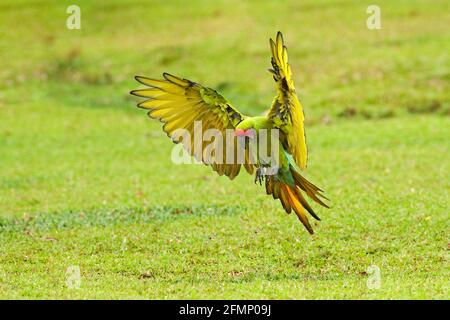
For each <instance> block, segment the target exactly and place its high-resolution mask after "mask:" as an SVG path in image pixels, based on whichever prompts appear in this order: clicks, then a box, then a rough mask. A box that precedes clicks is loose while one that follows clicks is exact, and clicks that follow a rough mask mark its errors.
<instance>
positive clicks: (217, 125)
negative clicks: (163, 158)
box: [131, 73, 253, 179]
mask: <svg viewBox="0 0 450 320" xmlns="http://www.w3.org/2000/svg"><path fill="white" fill-rule="evenodd" d="M163 77H164V79H161V80H156V79H150V78H146V77H141V76H137V77H136V80H137V81H139V82H140V83H142V84H143V85H145V86H147V87H148V88H145V89H138V90H133V91H131V94H133V95H136V96H139V97H143V98H147V100H145V101H144V102H141V103H139V104H138V106H139V107H141V108H144V109H148V110H149V112H148V115H149V116H150V117H151V118H154V119H158V120H159V121H161V122H162V123H164V125H163V130H164V132H165V133H166V134H167V135H168V136H169V137H170V138H172V140H173V141H174V142H175V143H180V142H181V143H183V145H184V147H185V149H186V150H187V151H188V152H189V153H190V154H191V155H193V156H194V157H195V158H196V159H199V160H201V161H203V162H204V163H205V164H208V165H211V167H212V168H213V170H215V171H216V172H217V173H218V174H219V175H224V174H225V175H226V176H228V177H229V178H230V179H233V178H234V177H236V176H237V175H238V174H239V171H240V169H241V164H239V163H237V161H235V162H234V163H231V164H226V163H224V162H226V161H225V159H227V155H226V153H227V150H229V149H228V148H229V144H228V143H227V145H226V146H225V147H224V148H223V150H222V151H223V154H222V155H221V157H220V159H221V160H222V161H217V160H218V159H219V157H214V154H213V155H212V156H213V158H209V159H205V157H204V155H203V151H204V149H205V148H206V146H207V145H208V144H210V142H202V145H201V148H200V149H198V150H196V148H195V147H194V139H193V137H194V125H195V123H196V121H201V126H202V128H201V129H202V132H205V131H206V130H207V129H213V128H214V129H217V130H219V131H220V132H221V133H222V137H224V139H225V136H226V134H225V130H226V129H234V128H236V126H237V125H238V124H239V123H240V122H241V121H242V120H243V119H244V118H245V116H244V115H243V114H241V113H240V112H239V111H237V110H236V109H235V108H234V107H233V106H232V105H231V103H230V102H229V101H228V100H227V99H225V98H224V97H223V96H221V95H220V94H219V93H217V92H216V91H215V90H213V89H211V88H206V87H203V86H201V85H200V84H198V83H195V82H192V81H190V80H186V79H182V78H179V77H176V76H173V75H170V74H168V73H164V74H163ZM197 123H198V122H197ZM177 129H186V130H187V131H189V133H190V136H191V139H190V140H189V141H188V140H187V141H184V139H180V137H177V136H176V134H175V132H176V130H177ZM233 145H234V151H233V152H234V155H235V160H236V156H237V148H239V145H238V143H236V141H234V143H233ZM229 151H231V150H229ZM245 159H246V161H245V163H244V164H243V165H244V167H245V169H246V170H247V172H248V173H249V174H252V173H253V165H252V164H251V163H250V161H249V159H248V157H246V158H245Z"/></svg>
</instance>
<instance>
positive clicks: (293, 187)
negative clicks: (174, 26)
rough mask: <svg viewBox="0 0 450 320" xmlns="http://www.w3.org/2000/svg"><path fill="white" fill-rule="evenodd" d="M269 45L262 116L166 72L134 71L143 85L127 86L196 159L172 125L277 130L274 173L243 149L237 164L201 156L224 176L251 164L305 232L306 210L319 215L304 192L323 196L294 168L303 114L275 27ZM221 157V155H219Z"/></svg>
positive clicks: (301, 165) (302, 158)
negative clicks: (268, 94)
mask: <svg viewBox="0 0 450 320" xmlns="http://www.w3.org/2000/svg"><path fill="white" fill-rule="evenodd" d="M270 48H271V51H272V59H271V63H272V68H273V69H269V72H270V73H271V74H272V75H273V78H274V80H275V83H276V86H277V95H276V97H275V98H274V100H273V103H272V107H271V108H270V110H269V112H268V114H267V115H266V116H258V117H249V116H245V115H243V114H242V113H240V112H239V111H238V110H237V109H236V108H235V107H234V106H233V105H232V104H231V103H230V102H229V101H228V100H227V99H225V98H224V97H223V96H222V95H220V94H219V93H217V92H216V91H215V90H213V89H211V88H207V87H204V86H202V85H200V84H198V83H195V82H192V81H190V80H186V79H182V78H179V77H176V76H173V75H171V74H168V73H164V74H163V79H161V80H156V79H150V78H147V77H141V76H136V80H137V81H139V82H140V83H141V84H143V85H145V86H147V87H146V88H145V89H138V90H133V91H131V94H133V95H136V96H139V97H144V98H147V100H145V101H143V102H141V103H139V104H138V106H139V107H141V108H144V109H148V110H150V111H149V112H148V115H149V116H150V117H151V118H154V119H158V120H159V121H161V122H162V123H164V125H163V130H164V132H165V133H166V134H167V135H168V136H169V137H170V138H172V140H173V141H174V142H175V143H179V142H181V143H182V144H183V145H184V147H185V148H186V150H187V151H188V152H189V153H190V154H191V155H193V156H195V157H196V158H197V159H202V156H201V154H196V151H195V148H194V146H193V143H194V142H193V141H191V140H187V141H184V140H185V139H180V138H177V137H176V135H174V132H175V131H176V130H177V129H186V130H188V131H189V132H190V133H191V136H193V135H194V132H193V131H194V121H195V122H197V121H201V126H202V130H203V132H205V130H207V129H210V128H215V129H218V130H220V131H221V132H223V133H224V134H225V131H226V130H227V129H232V130H234V133H235V136H242V135H247V133H248V132H249V130H254V131H256V132H259V130H261V129H267V130H272V129H274V128H275V129H278V130H279V131H278V132H279V149H280V153H279V164H278V166H279V168H278V171H277V173H276V174H272V175H262V174H261V163H260V162H259V161H258V159H257V160H256V161H253V162H252V161H250V155H249V154H248V153H246V154H245V161H244V162H242V163H216V162H214V161H210V160H209V161H204V160H203V161H204V162H205V164H207V165H210V166H211V167H212V169H213V170H214V171H216V172H217V173H218V174H219V175H224V174H225V175H226V176H228V177H229V178H230V179H234V178H235V177H236V176H237V175H238V174H239V171H240V169H241V165H243V166H244V168H245V169H246V171H247V172H248V173H249V174H253V173H254V168H256V178H255V182H256V181H259V182H260V183H261V181H264V180H265V187H266V192H267V194H272V196H273V198H274V199H279V200H280V201H281V204H282V205H283V208H284V209H285V210H286V212H287V213H290V212H291V211H292V210H293V211H294V212H295V213H296V215H297V217H298V218H299V220H300V221H301V222H302V223H303V225H304V226H305V227H306V229H307V230H308V231H309V233H311V234H313V229H312V227H311V225H310V223H309V221H308V218H307V216H306V212H309V214H310V215H311V216H313V217H314V218H315V219H317V220H320V219H319V217H318V216H317V215H316V214H315V213H314V211H313V209H312V208H311V206H310V205H309V204H308V202H307V201H306V200H305V197H304V194H306V195H307V196H308V197H309V198H311V199H312V200H314V201H315V202H317V203H318V204H320V205H322V206H324V207H327V208H328V206H327V205H326V204H325V203H324V202H323V201H322V200H321V198H325V199H326V197H324V196H323V194H322V192H323V191H322V190H321V189H320V188H318V187H316V186H315V185H314V184H312V183H311V182H309V181H308V180H306V179H305V178H304V177H303V176H302V175H301V174H300V171H301V170H304V169H305V168H306V160H307V148H306V141H305V130H304V114H303V108H302V105H301V103H300V101H299V100H298V97H297V94H296V92H295V88H294V82H293V80H292V73H291V68H290V65H289V63H288V56H287V48H286V46H285V45H284V40H283V36H282V34H281V32H278V34H277V37H276V40H275V41H273V40H272V39H270ZM197 123H198V122H197ZM250 139H251V137H250ZM247 146H248V145H247ZM204 147H205V144H202V148H201V149H200V152H201V151H202V150H203V149H204ZM223 152H224V153H225V152H227V148H224V149H223ZM197 153H198V152H197ZM225 157H226V156H225V155H222V159H224V158H225ZM222 162H223V161H222Z"/></svg>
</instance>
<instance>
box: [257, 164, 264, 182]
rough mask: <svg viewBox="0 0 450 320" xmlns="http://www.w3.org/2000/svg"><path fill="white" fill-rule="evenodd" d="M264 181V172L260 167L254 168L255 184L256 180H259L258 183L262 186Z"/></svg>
mask: <svg viewBox="0 0 450 320" xmlns="http://www.w3.org/2000/svg"><path fill="white" fill-rule="evenodd" d="M263 181H264V173H263V170H262V168H258V169H256V174H255V184H256V182H259V185H260V186H262V183H263Z"/></svg>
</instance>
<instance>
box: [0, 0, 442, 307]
mask: <svg viewBox="0 0 450 320" xmlns="http://www.w3.org/2000/svg"><path fill="white" fill-rule="evenodd" d="M128 2H129V3H127V4H124V3H123V1H111V2H108V4H106V3H105V4H103V5H94V4H93V3H92V2H91V1H79V6H80V7H81V10H82V29H81V30H68V29H66V28H65V19H66V18H67V16H68V15H67V14H66V12H65V10H66V8H67V6H68V5H70V4H72V3H71V2H67V3H65V2H64V1H41V2H40V3H36V4H30V3H29V2H28V1H9V0H8V1H3V2H2V3H1V4H0V30H2V31H0V32H2V33H1V36H0V243H1V247H0V248H1V250H0V298H3V299H11V298H41V299H45V298H55V299H61V298H126V299H128V298H144V299H164V298H202V299H220V298H235V299H238V298H255V299H260V298H272V299H291V298H294V299H305V298H306V299H310V298H311V299H318V298H325V299H328V298H346V299H349V298H352V299H366V298H368V299H375V298H385V299H403V298H412V299H423V298H441V299H449V298H450V285H449V279H450V268H449V261H448V258H449V245H450V243H449V241H450V240H449V230H450V228H449V213H448V206H449V192H450V180H449V172H450V168H449V166H450V143H449V139H448V137H449V136H450V119H449V114H450V104H449V101H450V94H449V92H450V90H449V89H450V85H449V83H450V59H449V57H448V52H449V50H450V45H449V43H450V42H449V41H448V40H449V38H450V31H449V28H448V19H449V13H448V9H447V6H448V5H447V2H446V1H433V4H432V5H430V3H429V2H428V1H399V2H395V3H393V2H392V1H378V3H377V4H378V5H379V6H380V8H381V10H382V29H381V30H378V31H370V30H368V29H367V28H366V25H365V23H366V19H367V16H368V15H367V14H366V8H367V6H368V5H370V4H372V2H367V3H366V2H364V1H363V2H361V3H359V4H358V3H355V2H352V1H337V2H333V3H332V2H329V1H303V2H299V1H289V2H286V3H284V4H280V3H279V2H275V1H274V2H257V1H249V2H246V1H216V6H211V5H208V4H209V2H206V1H204V2H203V1H190V2H189V5H188V6H186V5H185V6H183V9H182V10H181V9H180V6H179V4H178V3H176V2H174V3H172V4H169V5H167V4H164V5H163V3H164V2H162V1H161V2H159V1H153V2H148V3H147V4H141V3H140V2H139V1H128ZM180 3H181V2H180ZM17 21H20V22H21V23H20V24H18V23H17ZM5 30H9V31H8V32H6V31H5ZM278 30H282V31H283V32H284V34H285V40H286V42H287V46H288V48H289V54H290V60H291V62H292V67H293V72H294V76H295V80H296V86H297V88H298V91H299V93H300V96H301V98H302V101H303V103H304V105H305V108H306V111H305V112H306V118H307V137H308V145H309V149H310V158H309V165H308V170H307V171H306V176H307V177H308V178H309V179H310V180H312V181H313V182H315V183H316V184H317V185H318V186H321V187H323V188H324V189H325V191H326V195H327V196H328V197H329V198H330V199H331V200H332V208H331V209H329V210H325V209H321V208H317V209H318V210H317V212H318V214H319V216H320V217H321V218H322V221H321V222H320V223H318V224H316V225H315V226H314V229H315V231H316V234H315V235H314V236H310V235H309V234H308V233H307V232H306V231H305V230H304V228H303V226H302V225H301V224H300V223H299V222H298V220H297V218H296V217H295V216H294V215H286V214H285V213H284V211H283V209H282V207H281V205H280V203H279V202H277V201H274V200H272V198H271V197H268V196H266V195H265V191H264V190H263V188H261V187H259V186H257V185H255V184H254V183H253V177H250V176H248V175H246V174H242V173H241V175H240V176H239V177H237V178H236V179H235V180H234V181H229V180H228V179H227V178H225V177H218V176H217V175H216V174H215V173H214V172H212V170H211V169H210V168H208V167H205V166H202V165H191V166H186V165H175V164H173V163H172V162H171V160H170V154H171V150H172V146H173V144H172V143H171V142H170V140H169V139H167V137H166V136H165V134H164V133H163V132H162V130H161V128H160V125H159V124H158V123H155V122H153V121H150V120H149V119H148V118H147V117H146V115H145V112H144V111H142V110H138V109H137V108H135V104H136V102H137V99H134V98H133V97H131V96H130V95H129V94H128V92H129V91H130V90H131V89H135V88H137V87H138V84H137V83H136V82H135V81H134V79H133V76H134V75H135V74H143V75H149V76H154V77H157V76H159V75H160V74H161V73H162V72H163V71H168V72H171V73H174V74H177V75H180V76H183V77H186V78H189V79H192V80H194V81H198V82H200V83H202V84H205V85H207V86H210V87H213V88H217V89H218V90H219V91H220V92H221V93H223V95H225V96H226V97H227V98H228V99H229V100H231V101H232V102H233V103H234V104H235V105H236V106H237V107H238V108H239V109H240V110H242V111H243V112H244V113H248V114H253V115H256V114H260V113H262V112H263V111H264V110H265V109H267V108H268V106H269V104H270V102H271V99H272V97H273V95H274V92H275V91H274V90H275V89H274V85H273V81H272V79H271V77H270V76H269V74H268V73H267V72H266V71H265V69H267V68H268V67H269V49H268V38H269V37H273V36H274V35H275V34H276V31H278ZM373 265H374V266H376V267H378V268H379V271H380V274H381V278H380V280H381V281H380V283H379V284H380V286H379V287H377V288H370V286H368V285H367V282H368V281H369V282H370V281H371V279H372V277H373V274H371V273H370V270H369V269H368V268H369V267H370V266H373ZM71 266H77V267H79V270H80V275H81V282H80V286H79V288H69V287H68V286H67V284H66V280H67V275H66V270H67V269H68V268H69V267H71Z"/></svg>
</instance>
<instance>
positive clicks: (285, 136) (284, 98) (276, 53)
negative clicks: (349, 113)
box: [268, 32, 307, 169]
mask: <svg viewBox="0 0 450 320" xmlns="http://www.w3.org/2000/svg"><path fill="white" fill-rule="evenodd" d="M270 48H271V50H272V67H273V69H269V71H270V73H272V75H273V78H274V80H275V82H276V84H277V91H278V93H277V96H276V97H275V98H274V100H273V104H272V107H271V109H270V110H269V114H268V117H269V118H271V119H272V121H273V123H274V125H275V127H277V128H278V129H279V130H280V137H281V140H282V143H283V146H284V147H285V149H286V150H287V151H288V152H289V153H290V154H292V156H293V158H294V161H295V162H296V164H297V165H298V166H299V167H300V168H301V169H304V168H306V159H307V149H306V138H305V129H304V123H303V122H304V118H305V117H304V115H303V107H302V105H301V103H300V101H299V100H298V97H297V94H296V93H295V87H294V81H293V80H292V73H291V67H290V65H289V63H288V56H287V48H286V46H285V45H284V40H283V36H282V34H281V32H278V34H277V38H276V41H275V42H274V41H273V40H272V39H270Z"/></svg>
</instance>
